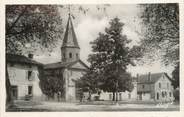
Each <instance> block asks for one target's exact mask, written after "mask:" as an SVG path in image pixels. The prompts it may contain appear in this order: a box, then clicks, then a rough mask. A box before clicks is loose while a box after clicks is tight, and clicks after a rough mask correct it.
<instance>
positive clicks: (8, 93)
mask: <svg viewBox="0 0 184 117" xmlns="http://www.w3.org/2000/svg"><path fill="white" fill-rule="evenodd" d="M11 103H12V97H11V84H10V79H9V75H8V68H7V65H6V106H8V105H10V104H11Z"/></svg>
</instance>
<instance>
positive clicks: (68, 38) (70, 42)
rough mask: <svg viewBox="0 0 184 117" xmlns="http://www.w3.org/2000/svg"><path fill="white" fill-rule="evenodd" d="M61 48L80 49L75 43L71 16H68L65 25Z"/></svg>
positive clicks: (75, 38)
mask: <svg viewBox="0 0 184 117" xmlns="http://www.w3.org/2000/svg"><path fill="white" fill-rule="evenodd" d="M61 47H62V48H63V47H76V48H80V47H79V44H78V42H77V37H76V35H75V31H74V28H73V24H72V20H71V16H70V14H69V17H68V22H67V25H66V30H65V34H64V39H63V44H62V46H61Z"/></svg>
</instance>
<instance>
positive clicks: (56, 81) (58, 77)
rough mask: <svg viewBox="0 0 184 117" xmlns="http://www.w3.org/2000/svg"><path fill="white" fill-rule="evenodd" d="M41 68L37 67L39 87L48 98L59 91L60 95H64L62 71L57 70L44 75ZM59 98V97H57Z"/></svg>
mask: <svg viewBox="0 0 184 117" xmlns="http://www.w3.org/2000/svg"><path fill="white" fill-rule="evenodd" d="M42 69H43V68H40V69H39V78H40V88H41V90H42V92H43V94H45V95H46V96H47V97H48V98H54V94H58V93H60V94H61V95H60V96H62V97H63V96H64V94H65V92H64V83H65V81H64V78H63V71H62V70H57V71H55V72H52V73H50V75H45V73H44V70H42ZM47 74H48V73H47ZM58 100H59V99H58Z"/></svg>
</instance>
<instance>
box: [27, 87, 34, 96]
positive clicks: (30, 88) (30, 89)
mask: <svg viewBox="0 0 184 117" xmlns="http://www.w3.org/2000/svg"><path fill="white" fill-rule="evenodd" d="M28 95H33V86H28Z"/></svg>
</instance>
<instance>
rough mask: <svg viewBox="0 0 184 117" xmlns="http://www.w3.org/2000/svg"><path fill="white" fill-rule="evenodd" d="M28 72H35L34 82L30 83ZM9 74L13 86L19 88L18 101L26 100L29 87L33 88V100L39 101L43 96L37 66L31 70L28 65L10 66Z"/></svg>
mask: <svg viewBox="0 0 184 117" xmlns="http://www.w3.org/2000/svg"><path fill="white" fill-rule="evenodd" d="M27 71H32V72H33V74H34V78H33V80H31V81H29V80H28V79H27ZM8 74H9V79H10V83H11V85H12V86H17V88H18V99H24V98H25V95H27V94H28V86H33V90H32V91H33V99H36V100H37V99H39V98H41V97H42V96H43V95H42V91H41V89H40V87H39V78H38V69H37V67H36V66H31V68H29V66H26V65H19V64H14V65H13V66H10V64H8Z"/></svg>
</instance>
